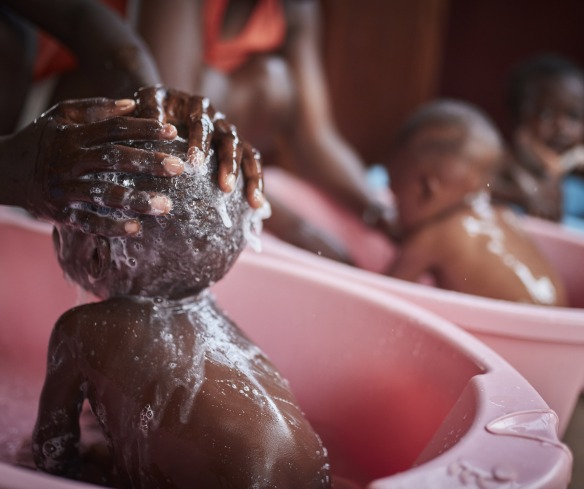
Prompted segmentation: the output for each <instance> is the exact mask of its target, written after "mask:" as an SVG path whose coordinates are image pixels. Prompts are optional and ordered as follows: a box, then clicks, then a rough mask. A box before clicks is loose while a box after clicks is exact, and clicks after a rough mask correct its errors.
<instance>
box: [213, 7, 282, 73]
mask: <svg viewBox="0 0 584 489" xmlns="http://www.w3.org/2000/svg"><path fill="white" fill-rule="evenodd" d="M228 3H229V0H206V1H205V3H204V7H203V9H204V10H203V19H204V26H205V29H204V51H205V54H204V59H205V63H206V64H207V65H208V66H211V67H213V68H215V69H216V70H218V71H221V72H223V73H231V72H233V71H235V70H236V69H237V68H239V67H240V66H241V65H243V64H244V63H245V62H246V61H247V60H248V58H249V57H250V56H251V55H252V54H254V53H266V52H271V51H273V50H275V49H277V48H279V47H280V46H281V45H282V43H283V42H284V38H285V36H286V18H285V13H284V7H283V5H282V2H281V1H280V0H258V3H257V5H256V6H255V7H254V10H253V11H252V13H251V15H250V17H249V20H248V21H247V24H246V25H245V27H244V28H243V29H242V30H241V32H240V33H239V34H238V35H237V36H235V37H233V38H230V39H221V27H222V25H223V17H224V15H225V10H226V8H227V5H228Z"/></svg>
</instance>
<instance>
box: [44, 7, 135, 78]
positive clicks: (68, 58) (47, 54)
mask: <svg viewBox="0 0 584 489" xmlns="http://www.w3.org/2000/svg"><path fill="white" fill-rule="evenodd" d="M101 1H102V3H104V4H106V5H108V6H109V7H110V8H111V9H113V10H114V11H116V12H117V13H118V14H120V15H121V16H122V17H124V16H125V13H126V0H101ZM106 28H107V27H105V26H104V29H106ZM76 67H77V60H76V59H75V56H74V55H73V53H71V51H70V50H69V49H67V48H66V47H65V46H63V45H62V44H61V43H60V42H59V41H57V40H56V39H55V38H54V37H52V36H50V35H49V34H47V33H46V32H44V31H41V30H39V31H38V39H37V55H36V59H35V66H34V71H33V76H34V79H35V80H41V79H43V78H46V77H48V76H51V75H53V74H57V73H64V72H66V71H71V70H73V69H75V68H76Z"/></svg>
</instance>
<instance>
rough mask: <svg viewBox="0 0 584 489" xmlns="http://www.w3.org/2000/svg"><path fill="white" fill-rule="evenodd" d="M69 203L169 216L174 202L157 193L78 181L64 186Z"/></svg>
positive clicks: (100, 182)
mask: <svg viewBox="0 0 584 489" xmlns="http://www.w3.org/2000/svg"><path fill="white" fill-rule="evenodd" d="M63 191H64V194H65V195H66V199H67V201H68V202H86V203H88V204H93V205H95V206H98V207H108V208H114V209H123V210H128V211H132V212H136V213H138V214H150V215H154V216H159V215H162V214H168V213H169V212H170V210H171V209H172V201H171V200H170V199H169V198H168V197H167V196H165V195H162V194H158V193H155V192H145V191H142V190H135V189H130V188H127V187H123V186H121V185H117V184H115V183H111V182H102V181H95V180H94V181H91V180H78V181H76V182H74V183H68V184H67V185H64V186H63Z"/></svg>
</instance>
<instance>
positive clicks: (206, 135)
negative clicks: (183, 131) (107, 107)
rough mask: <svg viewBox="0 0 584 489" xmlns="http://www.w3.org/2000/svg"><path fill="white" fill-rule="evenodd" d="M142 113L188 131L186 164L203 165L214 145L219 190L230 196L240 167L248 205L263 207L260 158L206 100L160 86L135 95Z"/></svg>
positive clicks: (142, 90)
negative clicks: (183, 127) (184, 127)
mask: <svg viewBox="0 0 584 489" xmlns="http://www.w3.org/2000/svg"><path fill="white" fill-rule="evenodd" d="M138 101H139V102H138V103H139V104H140V106H141V107H140V110H141V113H144V114H145V115H147V116H148V117H154V118H157V119H158V120H160V121H161V122H170V123H172V124H176V125H177V126H178V125H184V126H186V128H187V130H188V139H189V141H188V143H189V158H188V159H189V163H191V164H193V165H202V164H204V162H205V159H206V156H207V154H208V153H209V150H210V149H211V144H212V143H213V144H214V145H215V148H216V150H217V157H218V160H219V187H220V188H221V190H223V191H224V192H231V191H232V190H233V188H234V186H235V181H236V180H237V175H238V174H239V168H240V166H241V167H243V175H244V177H245V185H246V195H247V200H248V202H249V204H250V205H251V206H252V207H253V208H255V209H257V208H260V207H261V206H262V205H263V203H264V196H263V189H264V187H263V186H264V183H263V177H262V162H261V158H260V154H259V153H258V152H257V151H256V150H255V149H254V148H252V147H251V145H250V144H249V143H247V142H246V141H243V140H241V139H240V138H239V136H238V134H237V130H236V128H235V126H233V125H232V124H230V123H229V122H228V121H227V119H225V116H224V115H223V114H221V113H220V112H217V111H216V110H215V109H214V108H213V106H212V105H211V104H210V102H209V99H207V98H205V97H199V96H196V95H189V94H187V93H185V92H181V91H179V90H173V89H169V88H165V87H162V86H156V87H148V88H143V89H141V90H140V91H139V92H138Z"/></svg>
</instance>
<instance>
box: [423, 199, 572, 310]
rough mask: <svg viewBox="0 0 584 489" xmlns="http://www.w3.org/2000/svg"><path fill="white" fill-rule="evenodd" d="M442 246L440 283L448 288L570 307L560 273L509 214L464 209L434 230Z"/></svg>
mask: <svg viewBox="0 0 584 489" xmlns="http://www.w3.org/2000/svg"><path fill="white" fill-rule="evenodd" d="M433 227H434V228H435V231H434V232H435V234H436V236H435V241H436V243H440V247H439V250H438V252H437V256H438V258H437V260H436V265H435V276H436V280H437V284H438V285H439V286H440V287H443V288H445V289H451V290H456V291H460V292H465V293H469V294H474V295H480V296H484V297H490V298H495V299H503V300H509V301H515V302H524V303H532V304H541V305H550V306H560V307H561V306H567V298H566V292H565V288H564V285H563V283H562V280H561V278H560V277H559V276H558V274H557V272H556V271H555V270H554V269H553V267H552V266H551V264H550V263H548V261H547V260H546V259H545V257H544V256H543V255H542V254H541V252H540V251H539V250H538V249H537V248H536V246H535V245H534V243H533V242H532V241H531V240H530V238H529V236H527V235H526V234H525V232H524V231H523V230H522V229H521V227H520V225H519V222H518V220H517V218H516V217H515V216H514V215H513V213H512V212H511V211H509V210H507V209H503V208H498V207H493V206H491V205H490V204H488V203H483V205H478V206H476V205H475V206H472V207H464V208H463V209H461V210H460V211H458V212H456V213H453V214H452V215H451V216H449V217H448V218H447V219H445V220H444V221H443V222H441V223H439V224H436V225H434V226H433Z"/></svg>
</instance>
